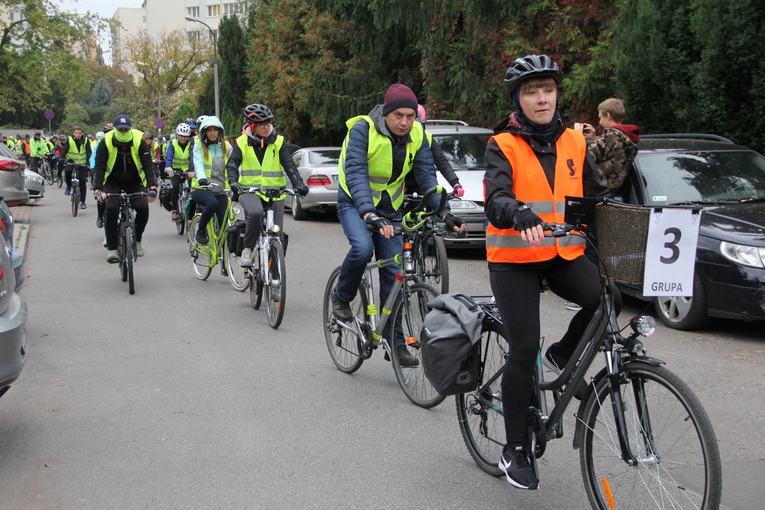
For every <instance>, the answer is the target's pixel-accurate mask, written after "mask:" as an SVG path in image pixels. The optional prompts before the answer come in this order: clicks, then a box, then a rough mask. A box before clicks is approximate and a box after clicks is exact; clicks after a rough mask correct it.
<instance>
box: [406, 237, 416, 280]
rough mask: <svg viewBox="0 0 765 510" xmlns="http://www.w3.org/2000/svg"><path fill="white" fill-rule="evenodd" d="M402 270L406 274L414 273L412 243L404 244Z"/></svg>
mask: <svg viewBox="0 0 765 510" xmlns="http://www.w3.org/2000/svg"><path fill="white" fill-rule="evenodd" d="M404 269H406V272H407V273H411V272H413V271H414V259H413V258H412V243H410V242H409V241H407V242H405V243H404Z"/></svg>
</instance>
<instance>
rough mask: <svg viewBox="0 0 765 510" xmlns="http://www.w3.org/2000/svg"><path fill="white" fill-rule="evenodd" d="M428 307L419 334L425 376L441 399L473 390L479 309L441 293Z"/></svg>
mask: <svg viewBox="0 0 765 510" xmlns="http://www.w3.org/2000/svg"><path fill="white" fill-rule="evenodd" d="M428 308H429V309H430V311H429V312H428V314H427V315H426V316H425V320H424V321H423V325H422V332H421V334H420V347H421V349H422V365H423V370H424V371H425V377H427V378H428V380H429V381H430V384H432V385H433V388H434V389H435V390H436V391H437V392H438V393H440V394H441V395H444V396H447V395H456V394H457V393H465V392H468V391H471V390H474V389H475V388H476V386H477V384H478V376H479V374H480V371H481V322H482V321H483V316H484V312H483V310H482V309H481V307H480V306H478V305H477V304H476V302H475V301H474V300H473V298H471V297H470V296H466V295H464V294H458V293H449V294H441V295H440V296H438V297H436V298H434V299H433V300H432V301H431V302H430V303H428Z"/></svg>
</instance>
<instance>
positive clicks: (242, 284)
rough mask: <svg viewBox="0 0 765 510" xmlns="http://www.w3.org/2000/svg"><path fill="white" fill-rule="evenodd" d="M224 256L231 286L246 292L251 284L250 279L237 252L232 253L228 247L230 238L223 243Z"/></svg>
mask: <svg viewBox="0 0 765 510" xmlns="http://www.w3.org/2000/svg"><path fill="white" fill-rule="evenodd" d="M223 257H224V260H225V261H226V265H227V268H228V279H229V281H230V282H231V286H232V287H234V289H235V290H237V291H239V292H244V291H245V290H247V288H248V287H249V286H250V279H249V278H247V277H246V276H245V274H244V269H243V268H242V265H241V264H239V257H237V256H236V253H231V252H230V251H229V249H228V239H227V240H226V241H225V242H224V244H223Z"/></svg>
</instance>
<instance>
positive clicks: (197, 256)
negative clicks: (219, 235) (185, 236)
mask: <svg viewBox="0 0 765 510" xmlns="http://www.w3.org/2000/svg"><path fill="white" fill-rule="evenodd" d="M198 223H199V215H196V216H194V218H193V219H192V220H191V224H190V225H189V255H190V256H191V264H192V266H193V267H194V276H196V277H197V279H199V280H207V278H209V277H210V273H212V266H211V265H210V259H209V258H208V257H207V255H205V254H204V253H203V252H201V251H199V250H197V239H196V233H197V224H198ZM210 239H213V237H212V236H210ZM206 249H208V250H209V247H207V248H206Z"/></svg>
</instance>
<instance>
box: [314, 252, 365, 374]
mask: <svg viewBox="0 0 765 510" xmlns="http://www.w3.org/2000/svg"><path fill="white" fill-rule="evenodd" d="M339 276H340V268H339V267H336V268H335V269H334V271H332V274H330V275H329V280H327V287H326V288H325V289H324V307H323V309H322V317H321V321H322V323H323V324H324V340H325V341H326V342H327V350H329V357H330V358H332V362H333V363H334V364H335V366H336V367H337V368H338V369H339V370H340V371H341V372H345V373H346V374H352V373H353V372H355V371H356V370H358V369H359V367H360V366H361V364H362V363H364V358H363V357H362V356H361V349H360V345H359V344H360V338H359V335H358V332H357V331H356V330H355V325H353V324H350V325H348V326H344V325H342V324H341V323H339V322H338V321H337V319H336V318H335V316H334V314H333V313H332V291H333V290H334V288H335V286H336V285H337V278H338V277H339ZM351 310H352V311H353V314H354V315H355V316H356V317H365V314H366V310H367V297H366V295H364V293H363V292H357V293H356V297H355V298H354V299H353V301H351Z"/></svg>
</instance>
